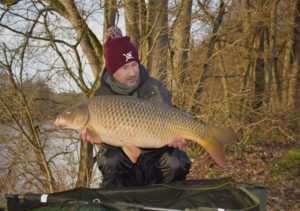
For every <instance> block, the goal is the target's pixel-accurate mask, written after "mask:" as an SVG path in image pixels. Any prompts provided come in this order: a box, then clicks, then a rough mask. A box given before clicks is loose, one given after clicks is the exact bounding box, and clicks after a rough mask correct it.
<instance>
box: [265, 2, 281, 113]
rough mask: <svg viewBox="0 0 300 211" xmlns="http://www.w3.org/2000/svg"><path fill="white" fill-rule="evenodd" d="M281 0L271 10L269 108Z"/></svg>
mask: <svg viewBox="0 0 300 211" xmlns="http://www.w3.org/2000/svg"><path fill="white" fill-rule="evenodd" d="M279 1H280V0H276V1H274V2H273V3H272V10H271V24H270V37H269V40H270V48H269V49H270V50H269V52H270V53H269V54H270V59H269V67H268V70H267V74H266V87H265V104H266V107H267V109H268V110H269V109H270V100H271V99H270V98H271V91H272V83H273V82H272V77H273V71H274V67H275V66H276V65H277V64H276V25H277V8H278V4H279Z"/></svg>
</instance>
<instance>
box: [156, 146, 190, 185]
mask: <svg viewBox="0 0 300 211" xmlns="http://www.w3.org/2000/svg"><path fill="white" fill-rule="evenodd" d="M190 167H191V161H190V159H189V158H188V156H187V155H186V153H185V152H183V151H181V150H179V149H171V150H170V151H169V152H167V153H165V154H164V155H163V156H162V157H161V162H160V168H161V170H162V174H163V177H165V178H168V180H170V181H174V180H184V179H185V177H186V175H187V174H188V173H189V170H190Z"/></svg>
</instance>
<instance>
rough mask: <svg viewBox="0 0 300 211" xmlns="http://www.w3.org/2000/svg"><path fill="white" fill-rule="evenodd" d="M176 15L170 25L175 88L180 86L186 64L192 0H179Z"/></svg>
mask: <svg viewBox="0 0 300 211" xmlns="http://www.w3.org/2000/svg"><path fill="white" fill-rule="evenodd" d="M177 10H178V12H177V17H176V20H175V21H174V24H173V26H172V30H171V33H172V39H171V40H172V41H171V49H172V54H173V61H172V64H173V68H174V69H173V70H172V71H173V77H175V78H173V80H175V81H176V83H175V84H176V85H177V88H180V86H182V83H183V81H184V78H185V74H184V72H185V69H186V68H187V66H188V53H189V44H190V43H189V41H190V28H191V15H192V14H191V13H192V0H185V1H183V0H182V1H180V5H178V8H177Z"/></svg>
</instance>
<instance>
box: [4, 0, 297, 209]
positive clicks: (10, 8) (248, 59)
mask: <svg viewBox="0 0 300 211" xmlns="http://www.w3.org/2000/svg"><path fill="white" fill-rule="evenodd" d="M112 25H117V26H119V27H121V28H122V29H123V33H124V34H127V35H128V36H130V37H131V39H132V41H133V42H134V44H135V45H136V46H137V47H138V49H139V54H140V57H141V62H142V63H143V64H144V65H145V66H146V68H147V69H148V70H149V73H150V74H151V75H152V76H153V77H155V78H157V79H159V80H161V81H162V82H163V83H164V84H165V85H166V86H167V87H168V88H169V90H170V91H171V92H172V95H173V99H172V100H173V103H174V105H176V106H177V107H179V108H181V109H184V110H186V111H188V112H191V113H192V114H193V115H195V116H196V117H197V118H199V119H200V120H202V121H204V122H206V123H208V124H213V125H219V126H225V127H229V128H232V129H233V130H235V131H236V132H237V133H238V134H239V135H240V139H239V141H238V142H237V143H236V144H234V145H233V146H228V147H227V148H226V155H227V158H228V161H227V166H226V168H225V169H220V168H218V167H217V166H216V165H215V164H214V162H213V161H212V160H211V159H210V158H209V156H208V155H207V154H206V153H205V152H204V151H203V150H202V149H201V148H200V147H199V146H197V145H195V144H192V143H189V144H188V145H187V146H186V147H185V148H184V150H185V151H186V152H187V153H188V154H189V155H190V157H191V158H192V160H193V167H192V170H191V172H190V174H189V179H204V178H219V177H233V178H234V179H236V180H237V181H241V182H248V183H254V184H258V185H264V186H266V187H267V188H268V205H267V206H268V209H271V210H274V209H275V210H297V209H300V200H299V199H300V180H299V176H300V169H299V168H300V167H299V166H300V165H299V164H300V161H299V160H300V144H299V134H300V131H299V126H300V113H299V111H300V106H299V103H300V0H252V1H251V0H236V1H232V0H218V1H217V0H173V1H171V0H170V1H168V0H160V1H155V0H148V1H145V0H136V1H134V0H123V1H121V0H120V1H117V0H106V1H101V0H89V1H84V0H76V1H75V0H63V1H58V0H0V41H1V42H0V76H1V77H0V128H1V132H0V170H1V171H0V196H1V201H2V203H3V204H4V202H3V200H4V194H5V193H15V194H18V193H23V192H27V191H31V192H41V193H45V192H49V193H50V192H55V191H62V190H67V189H71V188H75V187H79V186H84V187H98V186H99V184H100V181H101V174H100V173H99V172H98V170H97V168H96V165H95V160H96V157H97V154H98V153H97V152H98V151H99V149H100V150H101V147H99V146H92V145H91V144H88V143H86V142H83V141H82V140H80V137H79V136H78V134H77V133H75V132H60V131H57V130H56V129H55V128H53V126H52V124H51V122H52V121H53V119H54V118H55V116H56V115H57V114H58V113H59V112H61V111H62V110H63V109H65V108H67V107H69V106H71V105H74V104H77V103H79V102H82V101H84V100H85V99H87V98H89V97H91V96H92V95H93V93H94V91H95V89H96V88H97V87H98V86H99V77H100V75H101V72H102V70H103V48H102V47H103V37H105V32H106V30H107V28H108V27H109V26H112Z"/></svg>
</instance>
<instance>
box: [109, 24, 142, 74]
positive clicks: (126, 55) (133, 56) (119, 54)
mask: <svg viewBox="0 0 300 211" xmlns="http://www.w3.org/2000/svg"><path fill="white" fill-rule="evenodd" d="M104 59H105V66H106V70H107V72H108V74H110V75H112V74H114V73H115V72H116V71H117V70H118V69H119V68H120V67H122V66H123V65H125V64H127V63H129V62H132V61H136V62H138V63H140V60H139V56H138V52H137V49H136V47H135V46H134V45H133V44H132V42H131V41H130V38H129V37H127V36H122V32H121V30H120V29H119V28H118V27H116V26H112V27H110V28H109V29H108V32H107V35H106V42H105V44H104Z"/></svg>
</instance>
